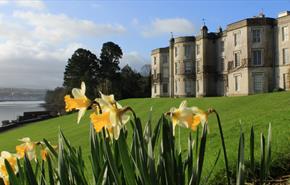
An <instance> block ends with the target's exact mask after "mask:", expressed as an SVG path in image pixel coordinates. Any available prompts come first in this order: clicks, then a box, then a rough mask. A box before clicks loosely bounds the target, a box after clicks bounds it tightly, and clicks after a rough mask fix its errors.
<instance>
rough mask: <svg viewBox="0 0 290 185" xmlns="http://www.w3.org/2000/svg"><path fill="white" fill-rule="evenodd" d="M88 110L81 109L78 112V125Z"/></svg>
mask: <svg viewBox="0 0 290 185" xmlns="http://www.w3.org/2000/svg"><path fill="white" fill-rule="evenodd" d="M86 110H87V108H80V110H79V112H78V121H77V123H78V124H79V123H80V121H81V118H82V117H83V116H84V115H85V113H86Z"/></svg>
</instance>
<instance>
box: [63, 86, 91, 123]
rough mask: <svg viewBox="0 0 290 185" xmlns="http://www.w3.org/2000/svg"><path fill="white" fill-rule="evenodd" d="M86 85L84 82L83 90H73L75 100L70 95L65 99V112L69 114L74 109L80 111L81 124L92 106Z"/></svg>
mask: <svg viewBox="0 0 290 185" xmlns="http://www.w3.org/2000/svg"><path fill="white" fill-rule="evenodd" d="M85 93H86V85H85V83H84V82H82V83H81V88H80V89H78V88H74V89H72V95H73V98H71V96H70V95H66V96H65V97H64V101H65V104H66V105H65V110H66V111H67V112H69V111H72V110H74V109H76V110H79V113H78V120H77V122H78V123H79V122H80V120H81V118H82V117H83V116H84V114H85V112H86V110H87V108H88V107H89V106H90V105H91V101H90V100H89V99H88V98H87V97H86V95H85Z"/></svg>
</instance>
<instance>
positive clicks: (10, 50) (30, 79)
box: [0, 41, 83, 89]
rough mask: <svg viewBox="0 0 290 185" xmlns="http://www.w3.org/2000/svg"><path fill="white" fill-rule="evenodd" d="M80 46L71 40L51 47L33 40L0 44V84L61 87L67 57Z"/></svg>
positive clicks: (8, 85)
mask: <svg viewBox="0 0 290 185" xmlns="http://www.w3.org/2000/svg"><path fill="white" fill-rule="evenodd" d="M79 47H83V45H82V44H79V43H72V44H69V45H67V46H65V47H63V48H51V46H48V45H45V44H39V43H34V42H21V41H20V42H17V41H7V42H5V43H2V44H0V51H1V52H0V58H1V60H0V65H1V68H0V84H1V86H6V87H28V88H50V89H53V88H55V87H56V86H61V85H62V81H63V72H64V69H65V65H66V61H67V59H68V58H69V57H70V56H71V55H72V54H73V52H74V51H75V50H76V49H77V48H79Z"/></svg>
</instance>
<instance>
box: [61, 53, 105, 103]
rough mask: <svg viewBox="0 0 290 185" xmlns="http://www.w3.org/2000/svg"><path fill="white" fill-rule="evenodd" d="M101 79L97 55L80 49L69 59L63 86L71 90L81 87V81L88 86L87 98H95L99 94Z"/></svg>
mask: <svg viewBox="0 0 290 185" xmlns="http://www.w3.org/2000/svg"><path fill="white" fill-rule="evenodd" d="M99 77H100V61H99V59H98V58H97V56H96V55H95V54H93V53H92V52H90V51H89V50H86V49H82V48H79V49H77V50H76V51H75V52H74V54H73V55H72V57H71V58H70V59H68V64H67V65H66V67H65V72H64V83H63V85H64V86H65V87H66V88H67V89H68V90H71V89H72V88H75V87H79V86H80V84H81V81H84V82H85V83H86V85H87V93H86V94H87V96H88V97H90V98H93V97H95V95H96V94H97V91H96V89H97V88H96V87H97V84H98V82H99V80H98V79H99Z"/></svg>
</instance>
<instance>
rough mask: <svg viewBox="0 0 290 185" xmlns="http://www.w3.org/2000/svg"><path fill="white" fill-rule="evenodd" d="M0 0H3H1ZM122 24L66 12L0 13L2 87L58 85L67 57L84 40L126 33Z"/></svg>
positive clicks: (0, 77)
mask: <svg viewBox="0 0 290 185" xmlns="http://www.w3.org/2000/svg"><path fill="white" fill-rule="evenodd" d="M0 1H1V0H0ZM125 31H126V29H125V28H124V27H123V26H122V25H119V24H106V23H96V22H93V21H91V20H86V19H76V18H73V17H69V16H67V15H65V14H51V13H43V12H38V11H37V12H32V11H15V12H13V13H12V15H9V14H2V15H0V66H1V67H0V84H1V87H5V86H6V87H27V88H50V89H52V88H55V87H56V86H60V85H62V82H63V72H64V70H65V65H66V64H67V60H68V58H69V57H71V55H72V54H73V52H74V51H75V50H76V49H78V48H80V47H82V48H87V49H90V48H89V47H87V46H86V44H85V43H83V41H84V40H86V39H88V40H93V39H98V38H101V37H103V36H112V35H116V34H123V33H124V32H125Z"/></svg>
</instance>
